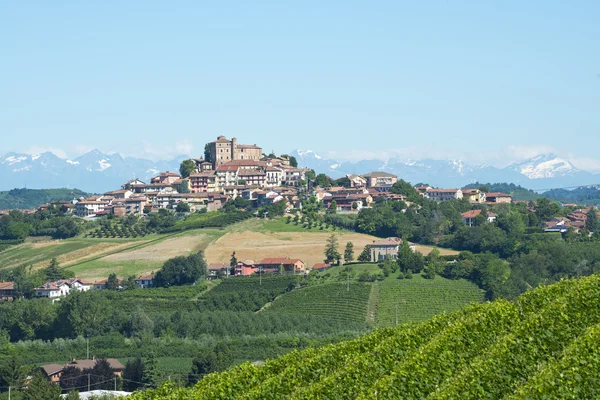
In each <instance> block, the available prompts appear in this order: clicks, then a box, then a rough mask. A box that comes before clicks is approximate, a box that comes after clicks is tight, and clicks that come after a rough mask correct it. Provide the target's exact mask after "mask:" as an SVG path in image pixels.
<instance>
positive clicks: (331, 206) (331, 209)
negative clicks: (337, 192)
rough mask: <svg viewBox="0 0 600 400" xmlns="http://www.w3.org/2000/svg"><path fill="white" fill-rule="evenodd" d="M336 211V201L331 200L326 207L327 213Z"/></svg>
mask: <svg viewBox="0 0 600 400" xmlns="http://www.w3.org/2000/svg"><path fill="white" fill-rule="evenodd" d="M336 212H337V201H335V200H331V204H330V205H329V208H328V209H327V214H335V213H336Z"/></svg>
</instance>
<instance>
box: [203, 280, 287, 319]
mask: <svg viewBox="0 0 600 400" xmlns="http://www.w3.org/2000/svg"><path fill="white" fill-rule="evenodd" d="M296 281H297V277H296V276H289V275H287V276H286V275H284V276H265V277H262V278H261V277H236V278H230V279H223V280H222V282H221V284H219V285H218V286H217V287H215V288H214V289H213V290H211V291H210V292H208V293H207V294H206V295H205V296H202V297H201V298H200V299H199V300H198V303H199V304H200V308H201V309H203V310H209V311H217V310H221V311H224V310H228V311H258V310H260V309H261V308H262V307H263V306H264V305H265V304H266V303H268V302H270V301H273V300H274V299H275V298H276V297H277V296H279V295H281V294H283V293H285V292H288V291H290V290H291V289H293V288H294V287H295V284H296Z"/></svg>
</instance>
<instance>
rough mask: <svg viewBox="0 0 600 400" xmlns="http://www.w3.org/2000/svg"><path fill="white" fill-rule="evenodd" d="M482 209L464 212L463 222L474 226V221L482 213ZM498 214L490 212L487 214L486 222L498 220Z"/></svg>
mask: <svg viewBox="0 0 600 400" xmlns="http://www.w3.org/2000/svg"><path fill="white" fill-rule="evenodd" d="M481 212H482V211H481V210H471V211H467V212H465V213H462V214H461V216H462V220H463V222H464V223H465V224H466V225H468V226H473V224H474V222H475V218H477V216H478V215H480V214H481ZM496 217H497V215H496V214H494V213H493V212H488V213H487V214H486V222H488V223H491V222H494V221H495V220H496Z"/></svg>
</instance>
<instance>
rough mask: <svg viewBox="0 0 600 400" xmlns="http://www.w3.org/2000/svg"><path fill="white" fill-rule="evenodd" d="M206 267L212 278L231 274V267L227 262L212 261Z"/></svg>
mask: <svg viewBox="0 0 600 400" xmlns="http://www.w3.org/2000/svg"><path fill="white" fill-rule="evenodd" d="M206 269H207V270H208V276H209V277H210V278H218V277H222V276H224V277H228V276H230V275H231V267H230V266H229V265H227V264H225V263H210V264H208V267H207V268H206Z"/></svg>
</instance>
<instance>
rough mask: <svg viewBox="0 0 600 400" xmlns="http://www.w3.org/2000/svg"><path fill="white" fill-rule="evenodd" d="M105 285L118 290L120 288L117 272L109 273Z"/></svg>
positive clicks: (108, 288) (107, 287)
mask: <svg viewBox="0 0 600 400" xmlns="http://www.w3.org/2000/svg"><path fill="white" fill-rule="evenodd" d="M104 287H105V288H106V289H107V290H117V289H118V288H119V279H118V278H117V274H115V273H114V272H113V273H111V274H110V275H108V279H107V280H106V283H105V284H104Z"/></svg>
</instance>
